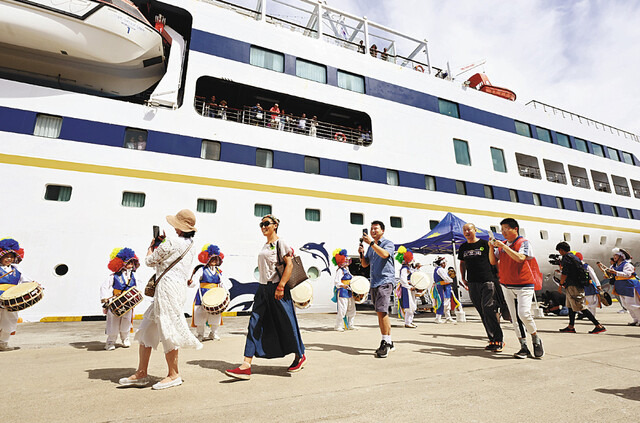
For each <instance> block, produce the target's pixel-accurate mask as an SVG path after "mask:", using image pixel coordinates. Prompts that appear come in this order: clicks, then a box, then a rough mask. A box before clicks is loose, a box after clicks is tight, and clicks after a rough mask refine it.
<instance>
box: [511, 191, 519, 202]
mask: <svg viewBox="0 0 640 423" xmlns="http://www.w3.org/2000/svg"><path fill="white" fill-rule="evenodd" d="M509 200H510V201H511V202H512V203H517V202H518V191H516V190H515V189H510V190H509Z"/></svg>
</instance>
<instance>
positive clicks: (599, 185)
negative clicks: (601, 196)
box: [593, 181, 611, 192]
mask: <svg viewBox="0 0 640 423" xmlns="http://www.w3.org/2000/svg"><path fill="white" fill-rule="evenodd" d="M593 185H594V188H595V189H596V191H600V192H611V187H610V186H609V183H608V182H600V181H593Z"/></svg>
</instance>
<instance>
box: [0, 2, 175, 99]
mask: <svg viewBox="0 0 640 423" xmlns="http://www.w3.org/2000/svg"><path fill="white" fill-rule="evenodd" d="M164 72H165V55H164V48H163V38H162V35H161V33H160V32H159V31H158V30H156V29H155V28H154V26H152V25H151V24H150V23H149V21H147V19H146V18H145V17H144V15H143V14H142V13H141V12H140V10H138V8H137V7H136V6H135V5H134V4H133V3H131V2H129V1H128V0H28V1H26V0H0V73H3V74H7V73H8V74H9V75H17V76H19V77H21V78H28V79H30V80H43V81H46V82H50V83H51V82H53V83H56V84H57V85H58V86H62V87H64V86H70V87H76V88H77V89H80V90H83V91H88V92H97V93H100V94H102V95H108V96H130V95H134V94H138V93H140V92H143V91H145V90H146V89H148V88H149V87H151V86H153V85H154V84H155V83H156V82H158V81H159V80H160V79H161V78H162V75H163V74H164Z"/></svg>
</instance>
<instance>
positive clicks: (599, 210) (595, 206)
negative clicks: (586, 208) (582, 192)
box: [593, 203, 602, 214]
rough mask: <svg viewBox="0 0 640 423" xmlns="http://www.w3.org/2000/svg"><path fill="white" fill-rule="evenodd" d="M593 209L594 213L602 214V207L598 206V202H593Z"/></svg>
mask: <svg viewBox="0 0 640 423" xmlns="http://www.w3.org/2000/svg"><path fill="white" fill-rule="evenodd" d="M593 209H594V210H595V212H596V214H602V209H601V208H600V204H598V203H593Z"/></svg>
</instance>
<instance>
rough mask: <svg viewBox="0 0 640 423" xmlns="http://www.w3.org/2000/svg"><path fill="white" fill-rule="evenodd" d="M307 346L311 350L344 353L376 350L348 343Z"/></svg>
mask: <svg viewBox="0 0 640 423" xmlns="http://www.w3.org/2000/svg"><path fill="white" fill-rule="evenodd" d="M304 346H305V348H306V349H308V350H311V351H325V352H328V351H335V352H341V353H343V354H348V355H367V354H373V353H374V352H375V350H376V349H375V348H371V349H369V348H365V349H361V348H355V347H349V346H346V345H336V344H304Z"/></svg>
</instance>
